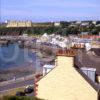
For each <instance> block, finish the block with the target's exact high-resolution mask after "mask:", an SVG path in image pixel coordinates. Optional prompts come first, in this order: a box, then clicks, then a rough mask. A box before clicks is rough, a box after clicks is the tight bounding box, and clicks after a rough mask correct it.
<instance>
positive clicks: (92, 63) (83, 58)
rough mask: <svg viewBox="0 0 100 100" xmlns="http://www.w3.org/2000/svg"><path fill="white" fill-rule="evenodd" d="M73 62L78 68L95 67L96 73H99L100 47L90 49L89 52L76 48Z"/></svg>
mask: <svg viewBox="0 0 100 100" xmlns="http://www.w3.org/2000/svg"><path fill="white" fill-rule="evenodd" d="M93 51H94V52H93ZM75 64H76V65H78V66H79V67H80V68H81V67H87V68H96V74H97V75H100V49H91V50H90V51H89V52H86V51H85V50H78V53H77V56H76V58H75ZM80 64H81V65H80Z"/></svg>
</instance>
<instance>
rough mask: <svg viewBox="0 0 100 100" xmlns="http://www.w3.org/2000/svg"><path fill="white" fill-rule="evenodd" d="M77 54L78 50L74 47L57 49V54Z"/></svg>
mask: <svg viewBox="0 0 100 100" xmlns="http://www.w3.org/2000/svg"><path fill="white" fill-rule="evenodd" d="M75 54H76V51H75V50H74V49H64V50H63V49H59V50H58V51H57V54H56V55H57V56H66V57H74V56H75Z"/></svg>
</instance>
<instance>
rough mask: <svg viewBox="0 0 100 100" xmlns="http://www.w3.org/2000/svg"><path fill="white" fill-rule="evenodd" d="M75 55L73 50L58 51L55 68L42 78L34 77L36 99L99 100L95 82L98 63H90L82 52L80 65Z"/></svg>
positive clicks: (98, 70) (97, 75)
mask: <svg viewBox="0 0 100 100" xmlns="http://www.w3.org/2000/svg"><path fill="white" fill-rule="evenodd" d="M76 54H77V53H76V51H74V50H59V51H58V53H57V57H56V58H57V59H56V66H55V68H54V69H52V70H51V71H50V72H49V73H48V74H47V75H45V76H43V77H42V78H40V76H39V75H38V76H36V77H35V83H34V86H35V87H34V90H35V91H34V93H35V96H36V97H39V98H42V99H45V100H100V86H99V84H98V82H99V81H97V80H96V79H97V78H98V80H100V77H99V76H100V68H99V67H100V66H99V65H100V62H98V63H97V61H95V60H96V59H95V60H93V61H92V62H91V60H92V59H89V57H88V56H87V53H84V52H83V55H82V56H83V59H82V63H81V64H80V61H79V60H77V58H76V57H75V55H76ZM80 55H81V54H80ZM78 59H80V58H78ZM99 61H100V60H99ZM91 63H92V64H91ZM82 64H83V65H82ZM84 66H86V67H84Z"/></svg>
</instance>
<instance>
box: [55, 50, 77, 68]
mask: <svg viewBox="0 0 100 100" xmlns="http://www.w3.org/2000/svg"><path fill="white" fill-rule="evenodd" d="M56 55H57V59H56V65H57V67H61V66H66V67H68V66H67V65H68V64H69V65H70V66H74V56H75V55H76V51H75V50H74V49H64V50H63V49H60V50H58V52H57V54H56Z"/></svg>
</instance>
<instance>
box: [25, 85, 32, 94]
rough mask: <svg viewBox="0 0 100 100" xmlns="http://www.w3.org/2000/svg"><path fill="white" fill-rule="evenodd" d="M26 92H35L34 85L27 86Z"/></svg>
mask: <svg viewBox="0 0 100 100" xmlns="http://www.w3.org/2000/svg"><path fill="white" fill-rule="evenodd" d="M24 92H25V93H26V94H28V93H32V92H34V89H33V86H31V85H29V86H27V87H26V88H25V90H24Z"/></svg>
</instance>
